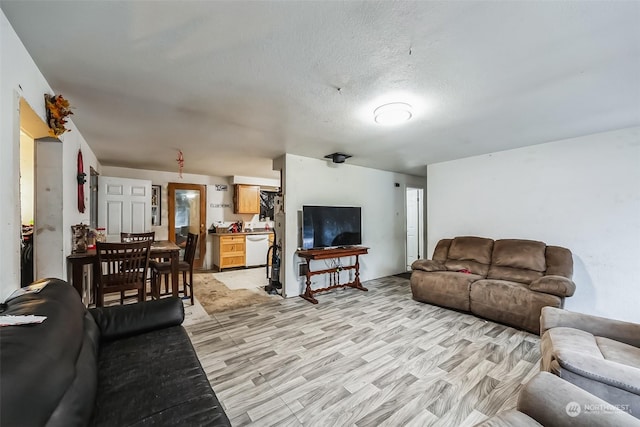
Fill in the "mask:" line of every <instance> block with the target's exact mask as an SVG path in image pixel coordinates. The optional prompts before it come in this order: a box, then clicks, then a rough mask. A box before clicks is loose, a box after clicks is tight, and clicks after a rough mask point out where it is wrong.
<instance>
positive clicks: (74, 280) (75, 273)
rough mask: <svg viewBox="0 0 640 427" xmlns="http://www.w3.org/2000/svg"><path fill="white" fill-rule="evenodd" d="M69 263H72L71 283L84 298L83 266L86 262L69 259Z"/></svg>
mask: <svg viewBox="0 0 640 427" xmlns="http://www.w3.org/2000/svg"><path fill="white" fill-rule="evenodd" d="M69 264H71V284H72V285H73V287H74V288H75V290H76V291H77V292H78V295H80V298H82V282H83V280H82V270H83V268H82V267H83V266H84V264H83V263H79V262H73V261H69Z"/></svg>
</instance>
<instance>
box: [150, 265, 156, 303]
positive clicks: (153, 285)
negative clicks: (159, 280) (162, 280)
mask: <svg viewBox="0 0 640 427" xmlns="http://www.w3.org/2000/svg"><path fill="white" fill-rule="evenodd" d="M150 286H151V299H156V272H155V271H152V272H151V283H150Z"/></svg>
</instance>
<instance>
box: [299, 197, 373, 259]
mask: <svg viewBox="0 0 640 427" xmlns="http://www.w3.org/2000/svg"><path fill="white" fill-rule="evenodd" d="M360 220H361V218H360V208H359V207H348V206H303V207H302V248H303V249H312V248H330V247H338V246H352V245H359V244H361V243H362V232H361V222H360Z"/></svg>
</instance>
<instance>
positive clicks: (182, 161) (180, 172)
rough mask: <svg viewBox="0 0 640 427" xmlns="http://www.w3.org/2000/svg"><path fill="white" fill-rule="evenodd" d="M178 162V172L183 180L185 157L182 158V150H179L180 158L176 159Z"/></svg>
mask: <svg viewBox="0 0 640 427" xmlns="http://www.w3.org/2000/svg"><path fill="white" fill-rule="evenodd" d="M176 161H177V162H178V172H179V174H180V178H182V168H183V167H184V157H183V156H182V150H178V158H177V159H176Z"/></svg>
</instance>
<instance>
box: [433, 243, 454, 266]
mask: <svg viewBox="0 0 640 427" xmlns="http://www.w3.org/2000/svg"><path fill="white" fill-rule="evenodd" d="M451 242H453V239H442V240H440V241H439V242H438V244H437V245H436V248H435V249H434V250H433V257H432V258H431V259H432V260H434V261H440V262H441V263H444V262H445V261H446V260H447V255H448V254H449V248H450V247H451Z"/></svg>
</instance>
